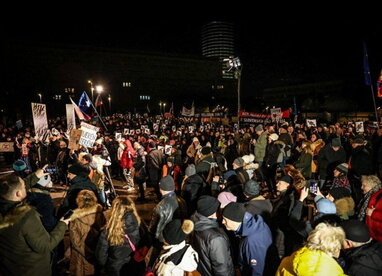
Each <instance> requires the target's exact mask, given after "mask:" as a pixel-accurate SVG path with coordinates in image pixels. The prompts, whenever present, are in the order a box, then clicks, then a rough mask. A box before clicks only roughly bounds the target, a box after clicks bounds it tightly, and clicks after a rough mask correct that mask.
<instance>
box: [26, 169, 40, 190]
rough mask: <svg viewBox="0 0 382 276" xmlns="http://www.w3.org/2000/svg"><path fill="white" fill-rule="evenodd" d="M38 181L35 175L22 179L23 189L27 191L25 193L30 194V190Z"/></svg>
mask: <svg viewBox="0 0 382 276" xmlns="http://www.w3.org/2000/svg"><path fill="white" fill-rule="evenodd" d="M38 180H39V179H38V178H37V176H36V173H31V174H30V175H28V176H27V177H25V178H24V182H25V189H26V190H27V192H30V190H31V188H32V187H33V186H34V185H36V183H37V181H38Z"/></svg>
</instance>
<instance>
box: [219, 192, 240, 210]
mask: <svg viewBox="0 0 382 276" xmlns="http://www.w3.org/2000/svg"><path fill="white" fill-rule="evenodd" d="M218 200H219V202H220V208H224V207H226V206H227V205H228V204H229V203H231V202H236V201H237V197H236V196H235V195H234V194H233V193H230V192H221V193H220V194H219V195H218Z"/></svg>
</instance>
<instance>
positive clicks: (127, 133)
mask: <svg viewBox="0 0 382 276" xmlns="http://www.w3.org/2000/svg"><path fill="white" fill-rule="evenodd" d="M129 133H130V132H129V129H128V128H125V129H124V130H123V135H125V136H126V135H129Z"/></svg>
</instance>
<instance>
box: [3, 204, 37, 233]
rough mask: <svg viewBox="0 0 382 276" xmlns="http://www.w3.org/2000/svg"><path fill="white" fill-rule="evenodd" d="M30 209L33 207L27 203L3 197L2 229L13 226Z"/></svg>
mask: <svg viewBox="0 0 382 276" xmlns="http://www.w3.org/2000/svg"><path fill="white" fill-rule="evenodd" d="M30 210H32V207H31V206H29V205H28V204H26V203H23V202H15V201H9V200H4V199H1V202H0V212H1V215H0V229H3V228H7V227H11V226H13V225H14V224H16V223H17V222H19V221H20V220H21V219H22V218H23V217H24V216H25V214H26V213H28V212H29V211H30Z"/></svg>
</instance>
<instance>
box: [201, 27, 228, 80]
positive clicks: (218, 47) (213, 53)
mask: <svg viewBox="0 0 382 276" xmlns="http://www.w3.org/2000/svg"><path fill="white" fill-rule="evenodd" d="M202 55H203V56H205V57H208V58H218V59H219V60H220V62H221V64H222V77H223V78H224V79H232V78H233V73H232V72H227V70H228V69H227V66H226V63H225V62H223V59H225V58H228V57H230V56H233V55H234V25H233V24H232V23H229V22H221V21H213V22H210V23H208V24H206V25H204V26H203V27H202Z"/></svg>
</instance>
